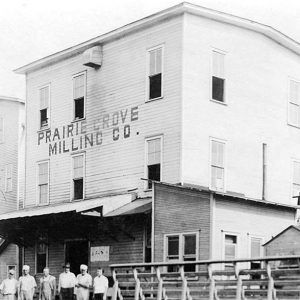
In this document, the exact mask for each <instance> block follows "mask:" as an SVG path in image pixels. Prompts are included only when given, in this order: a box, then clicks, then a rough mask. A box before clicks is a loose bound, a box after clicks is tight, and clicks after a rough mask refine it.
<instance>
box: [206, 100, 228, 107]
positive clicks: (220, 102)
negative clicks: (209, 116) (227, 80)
mask: <svg viewBox="0 0 300 300" xmlns="http://www.w3.org/2000/svg"><path fill="white" fill-rule="evenodd" d="M210 101H211V102H214V103H218V104H221V105H224V106H228V104H227V102H222V101H218V100H214V99H210Z"/></svg>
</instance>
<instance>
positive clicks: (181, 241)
mask: <svg viewBox="0 0 300 300" xmlns="http://www.w3.org/2000/svg"><path fill="white" fill-rule="evenodd" d="M187 235H195V236H196V254H195V256H196V259H195V261H197V260H198V259H199V248H200V245H199V231H187V232H179V233H178V232H177V233H167V234H164V251H163V252H164V262H170V260H168V238H169V237H172V236H178V237H179V251H178V256H179V259H178V260H176V259H174V260H171V261H173V262H184V241H185V240H184V237H185V236H187Z"/></svg>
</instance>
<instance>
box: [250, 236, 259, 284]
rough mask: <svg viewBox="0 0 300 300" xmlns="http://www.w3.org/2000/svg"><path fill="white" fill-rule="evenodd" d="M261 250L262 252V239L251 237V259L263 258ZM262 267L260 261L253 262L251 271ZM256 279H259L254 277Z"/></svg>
mask: <svg viewBox="0 0 300 300" xmlns="http://www.w3.org/2000/svg"><path fill="white" fill-rule="evenodd" d="M261 250H262V239H261V238H258V237H251V238H250V257H251V258H256V257H261V256H262V253H261ZM260 267H261V262H260V261H252V262H251V263H250V268H251V269H260ZM254 278H257V277H254ZM254 278H253V279H254Z"/></svg>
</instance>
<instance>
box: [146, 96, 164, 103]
mask: <svg viewBox="0 0 300 300" xmlns="http://www.w3.org/2000/svg"><path fill="white" fill-rule="evenodd" d="M163 98H164V96H160V97H157V98H153V99H147V100H146V101H145V103H148V102H153V101H157V100H162V99H163Z"/></svg>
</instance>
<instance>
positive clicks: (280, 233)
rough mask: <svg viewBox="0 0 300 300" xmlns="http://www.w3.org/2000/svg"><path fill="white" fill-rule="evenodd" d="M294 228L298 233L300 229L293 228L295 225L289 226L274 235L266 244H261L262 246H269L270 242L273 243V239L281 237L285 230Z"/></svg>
mask: <svg viewBox="0 0 300 300" xmlns="http://www.w3.org/2000/svg"><path fill="white" fill-rule="evenodd" d="M291 228H294V229H296V230H298V231H300V228H299V227H297V226H295V225H290V226H289V227H287V228H285V229H283V230H282V231H280V232H279V233H278V234H276V235H275V236H274V237H272V238H271V239H270V240H268V241H267V242H266V243H264V244H263V246H266V245H267V244H269V243H270V242H272V241H274V240H275V239H277V238H278V237H279V236H280V235H282V234H283V233H285V232H286V231H287V230H289V229H291Z"/></svg>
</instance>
